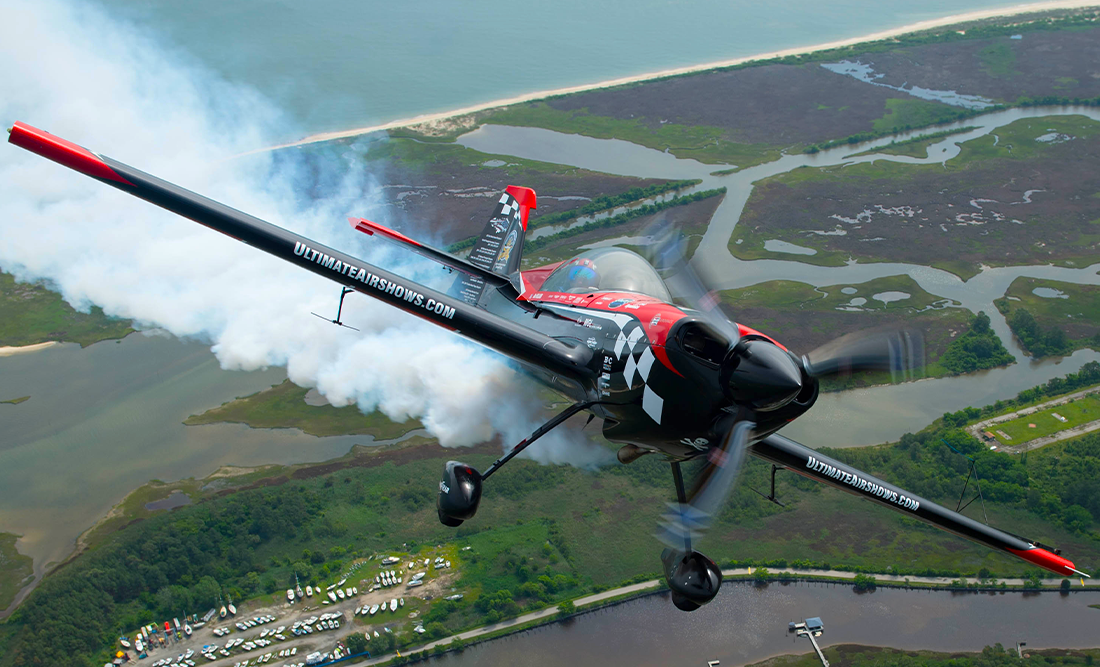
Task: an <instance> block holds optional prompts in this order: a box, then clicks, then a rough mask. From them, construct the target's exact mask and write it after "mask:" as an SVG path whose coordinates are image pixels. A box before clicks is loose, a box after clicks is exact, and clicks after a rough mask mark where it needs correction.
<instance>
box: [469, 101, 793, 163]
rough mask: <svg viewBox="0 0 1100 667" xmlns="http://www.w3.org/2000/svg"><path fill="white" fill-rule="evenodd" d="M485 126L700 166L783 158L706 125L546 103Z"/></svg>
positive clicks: (504, 112) (510, 110) (497, 115)
mask: <svg viewBox="0 0 1100 667" xmlns="http://www.w3.org/2000/svg"><path fill="white" fill-rule="evenodd" d="M484 122H485V123H486V124H492V125H515V126H520V127H541V128H545V129H548V130H554V131H556V132H565V133H568V134H582V135H584V136H587V137H594V138H596V139H621V140H623V141H629V142H630V143H633V144H638V145H640V146H646V147H648V148H654V149H656V150H659V151H668V152H669V153H671V154H673V155H675V156H676V157H678V158H682V159H694V160H698V161H699V162H702V163H704V164H736V165H737V166H738V167H740V168H744V167H748V166H752V165H756V164H762V163H764V162H770V161H772V160H775V159H777V158H779V157H780V156H781V155H782V150H781V149H782V147H780V146H771V145H767V144H745V143H736V142H733V141H729V140H728V138H727V132H726V130H723V129H722V128H719V127H707V126H705V125H678V124H676V123H663V124H656V125H655V126H654V125H653V124H650V123H646V122H645V121H643V120H641V119H635V118H632V119H630V120H623V119H617V118H610V117H607V116H596V115H593V114H591V113H589V112H588V109H580V110H577V111H560V110H558V109H554V108H553V107H551V106H550V105H548V104H546V103H545V102H529V103H526V104H519V105H516V106H512V107H506V108H504V109H500V110H499V111H494V112H493V113H492V114H490V115H489V116H488V117H487V118H485V120H484Z"/></svg>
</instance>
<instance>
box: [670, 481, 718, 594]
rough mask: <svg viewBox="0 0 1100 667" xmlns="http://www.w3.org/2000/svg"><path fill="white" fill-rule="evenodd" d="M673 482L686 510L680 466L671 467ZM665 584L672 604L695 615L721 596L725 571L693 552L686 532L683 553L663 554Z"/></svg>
mask: <svg viewBox="0 0 1100 667" xmlns="http://www.w3.org/2000/svg"><path fill="white" fill-rule="evenodd" d="M672 480H673V482H674V483H675V484H676V501H677V502H678V503H679V504H680V507H685V506H687V494H686V493H684V476H683V474H682V473H681V472H680V464H679V462H676V461H674V462H673V463H672ZM661 562H662V563H663V564H664V570H665V581H666V582H668V588H669V590H670V591H672V603H673V604H674V605H676V608H677V609H680V610H682V611H695V610H696V609H698V608H699V607H702V606H703V605H705V604H706V603H708V602H710V601H711V600H713V599H714V596H715V595H718V590H719V589H720V588H721V587H722V571H721V570H719V569H718V566H717V565H715V563H714V561H712V560H711V559H709V558H707V557H706V556H704V555H703V554H701V553H699V552H698V551H695V550H694V549H692V548H691V535H690V532H689V531H686V530H685V531H684V548H683V550H682V551H681V550H679V549H672V548H668V549H665V550H664V551H663V552H662V553H661Z"/></svg>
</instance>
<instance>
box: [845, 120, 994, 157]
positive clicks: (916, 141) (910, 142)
mask: <svg viewBox="0 0 1100 667" xmlns="http://www.w3.org/2000/svg"><path fill="white" fill-rule="evenodd" d="M974 129H977V128H976V127H975V126H973V125H968V126H966V127H960V128H958V129H957V130H941V131H940V132H931V133H929V134H922V135H920V136H919V137H913V138H912V139H905V140H904V141H891V142H890V143H888V144H886V145H885V146H882V147H880V148H873V149H871V150H868V151H864V152H862V153H856V154H855V155H853V156H852V157H858V156H862V155H873V154H875V153H879V154H882V155H908V156H909V157H916V158H924V157H928V147H929V146H930V145H932V144H933V143H936V142H937V141H939V140H940V139H944V138H946V137H950V136H951V135H954V134H962V133H964V132H969V131H971V130H974Z"/></svg>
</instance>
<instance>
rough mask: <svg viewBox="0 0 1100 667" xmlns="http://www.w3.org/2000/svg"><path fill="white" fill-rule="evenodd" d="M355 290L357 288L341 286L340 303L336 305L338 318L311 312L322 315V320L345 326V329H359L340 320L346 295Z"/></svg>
mask: <svg viewBox="0 0 1100 667" xmlns="http://www.w3.org/2000/svg"><path fill="white" fill-rule="evenodd" d="M354 291H355V290H353V289H352V288H350V287H341V288H340V305H339V306H337V307H336V319H335V320H330V319H329V318H327V317H325V316H324V315H318V314H317V313H314V312H313V311H310V312H311V313H312V314H313V315H314V316H316V317H320V318H321V319H322V320H325V321H327V322H332V323H333V324H335V325H336V326H340V327H344V328H345V329H351V330H352V331H359V330H358V329H356V328H355V327H353V326H349V325H347V324H344V323H343V322H341V321H340V314H341V313H343V312H344V297H345V296H347V295H348V294H351V293H352V292H354Z"/></svg>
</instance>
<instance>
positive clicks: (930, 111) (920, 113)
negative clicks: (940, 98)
mask: <svg viewBox="0 0 1100 667" xmlns="http://www.w3.org/2000/svg"><path fill="white" fill-rule="evenodd" d="M989 111H991V109H984V110H980V111H979V110H977V109H961V108H959V107H952V106H948V105H946V104H938V103H935V102H927V101H925V100H918V99H897V98H891V99H888V100H886V112H885V113H884V114H883V116H882V117H881V118H879V119H878V120H876V121H875V122H874V124H873V126H872V127H873V129H872V130H871V131H868V132H858V133H856V134H853V135H850V136H847V137H844V138H843V139H833V140H831V141H824V142H821V143H816V144H810V145H809V146H807V147H806V148H804V149H803V152H804V153H817V152H820V151H823V150H828V149H830V148H835V147H837V146H844V145H852V144H859V143H863V142H864V141H871V140H872V139H878V138H880V137H887V136H890V135H891V134H897V133H899V132H908V131H909V130H915V129H918V128H922V127H929V126H932V125H943V124H945V123H953V122H955V121H957V120H962V119H964V118H973V117H974V116H978V115H981V114H983V113H988V112H989ZM947 134H950V132H947ZM925 155H927V153H926V154H925ZM918 157H924V155H919V156H918Z"/></svg>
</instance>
